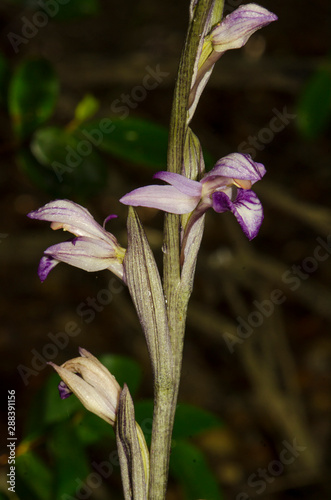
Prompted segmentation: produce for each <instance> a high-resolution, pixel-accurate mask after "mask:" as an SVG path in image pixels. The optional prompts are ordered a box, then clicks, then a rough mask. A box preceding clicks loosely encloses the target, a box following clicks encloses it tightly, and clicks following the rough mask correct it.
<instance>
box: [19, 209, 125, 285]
mask: <svg viewBox="0 0 331 500" xmlns="http://www.w3.org/2000/svg"><path fill="white" fill-rule="evenodd" d="M28 217H30V218H31V219H39V220H47V221H49V222H51V228H52V229H61V228H62V229H63V230H64V231H69V232H70V233H72V234H74V235H75V236H77V237H76V238H74V239H72V240H69V241H65V242H63V243H58V244H57V245H53V246H51V247H49V248H47V250H45V252H44V253H45V255H44V256H43V257H42V259H41V261H40V264H39V268H38V275H39V278H40V280H41V281H45V279H46V278H47V276H48V274H49V273H50V271H51V270H52V269H53V268H54V267H55V266H56V265H57V264H58V263H59V262H66V263H67V264H70V265H71V266H74V267H79V268H80V269H84V270H85V271H101V270H102V269H109V270H110V271H112V272H113V273H114V274H116V276H118V277H119V278H121V279H123V258H124V254H125V249H124V248H122V247H121V246H120V245H119V244H118V241H117V239H116V238H115V236H113V235H112V234H111V233H109V232H108V231H106V230H105V228H104V227H101V226H100V225H99V224H98V223H97V222H96V221H95V220H94V218H93V217H92V215H91V214H90V212H89V211H88V210H87V209H86V208H84V207H82V206H80V205H78V204H77V203H74V202H73V201H69V200H56V201H52V202H50V203H47V204H46V205H45V206H43V207H41V208H39V209H38V210H35V211H33V212H30V213H29V214H28ZM114 217H117V216H116V215H110V216H109V217H107V219H106V220H105V222H104V224H105V223H106V222H107V221H108V220H110V219H112V218H114Z"/></svg>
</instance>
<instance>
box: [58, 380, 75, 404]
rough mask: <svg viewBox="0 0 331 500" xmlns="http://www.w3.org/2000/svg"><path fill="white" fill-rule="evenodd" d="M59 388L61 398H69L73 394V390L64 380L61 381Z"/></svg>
mask: <svg viewBox="0 0 331 500" xmlns="http://www.w3.org/2000/svg"><path fill="white" fill-rule="evenodd" d="M58 390H59V394H60V398H61V399H67V398H69V397H70V396H72V394H73V392H72V391H71V390H70V389H69V387H68V386H67V384H65V383H64V382H63V380H61V382H60V383H59V385H58Z"/></svg>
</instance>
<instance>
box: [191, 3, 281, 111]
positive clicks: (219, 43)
mask: <svg viewBox="0 0 331 500" xmlns="http://www.w3.org/2000/svg"><path fill="white" fill-rule="evenodd" d="M277 19H278V18H277V16H276V15H275V14H273V13H272V12H269V11H268V10H267V9H264V8H263V7H261V6H260V5H257V4H255V3H249V4H247V5H241V6H240V7H238V8H237V9H236V10H234V11H233V12H231V14H229V15H227V16H226V17H225V18H224V19H223V20H222V22H220V23H218V24H217V25H216V26H215V27H214V28H213V29H212V30H211V31H210V32H209V34H208V35H207V36H206V37H205V39H204V43H203V46H202V49H201V54H199V56H198V61H197V63H196V69H195V74H194V78H193V83H192V88H191V93H190V100H189V106H190V107H192V109H190V117H192V115H193V112H194V110H195V107H196V105H197V102H198V100H199V98H200V95H201V93H202V91H203V89H204V87H205V85H206V83H207V81H208V79H209V77H210V74H211V71H212V69H213V66H214V64H215V62H216V61H217V60H218V59H219V58H220V57H221V56H222V55H223V54H224V52H226V51H227V50H230V49H239V48H240V47H243V46H244V45H245V43H246V42H247V41H248V39H249V37H250V36H251V35H253V33H255V31H257V30H259V29H260V28H263V27H264V26H267V25H268V24H270V23H271V22H273V21H276V20H277ZM193 104H194V105H193Z"/></svg>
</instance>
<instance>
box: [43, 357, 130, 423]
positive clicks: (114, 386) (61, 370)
mask: <svg viewBox="0 0 331 500" xmlns="http://www.w3.org/2000/svg"><path fill="white" fill-rule="evenodd" d="M79 354H80V355H81V357H80V358H74V359H70V360H69V361H66V362H65V363H64V364H63V365H61V366H57V365H56V364H55V363H52V362H49V363H48V364H49V365H51V366H52V367H53V368H54V370H56V371H57V373H58V374H59V375H60V377H61V379H62V381H61V382H60V384H59V393H60V397H61V399H66V398H67V397H69V396H70V395H71V394H72V393H73V394H75V395H76V396H77V398H78V399H79V400H80V402H81V403H82V404H83V405H84V406H85V408H86V409H87V410H89V411H91V412H92V413H95V414H96V415H98V416H99V417H100V418H102V419H103V420H105V421H106V422H108V423H109V424H111V425H114V423H115V420H116V412H117V408H118V403H119V397H120V394H121V390H122V389H121V387H120V386H119V384H118V383H117V381H116V379H115V377H114V376H113V375H112V374H111V373H110V372H109V371H108V370H107V368H106V367H105V366H104V365H103V364H102V363H100V361H99V360H98V359H97V358H96V357H94V356H93V355H92V354H91V353H90V352H88V351H86V349H82V348H81V347H80V348H79Z"/></svg>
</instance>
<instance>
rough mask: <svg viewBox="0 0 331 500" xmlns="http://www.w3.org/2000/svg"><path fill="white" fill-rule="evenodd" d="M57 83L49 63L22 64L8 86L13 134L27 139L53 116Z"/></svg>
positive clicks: (34, 61) (30, 62)
mask: <svg viewBox="0 0 331 500" xmlns="http://www.w3.org/2000/svg"><path fill="white" fill-rule="evenodd" d="M58 90H59V83H58V79H57V76H56V74H55V72H54V70H53V67H52V66H51V64H50V63H49V62H48V61H45V60H43V59H37V60H32V61H24V62H22V63H21V64H20V65H19V67H18V68H17V69H16V71H15V73H14V76H13V77H12V79H11V81H10V84H9V96H8V98H9V114H10V116H11V120H12V125H13V129H14V133H15V134H16V136H17V137H18V139H20V140H24V139H26V138H27V137H28V136H29V135H30V134H31V133H32V132H33V131H34V130H35V129H36V128H37V127H39V126H40V125H42V124H43V123H44V122H45V121H46V120H47V119H48V118H49V117H50V116H51V114H52V112H53V109H54V106H55V104H56V100H57V96H58Z"/></svg>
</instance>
